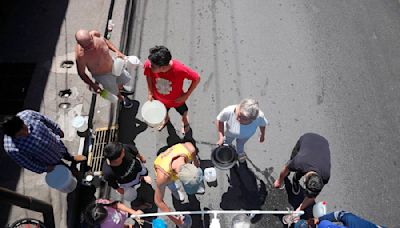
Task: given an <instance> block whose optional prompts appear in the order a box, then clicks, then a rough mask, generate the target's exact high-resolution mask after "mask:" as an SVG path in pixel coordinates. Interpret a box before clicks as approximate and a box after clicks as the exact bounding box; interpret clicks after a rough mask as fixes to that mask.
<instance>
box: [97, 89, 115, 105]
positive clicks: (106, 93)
mask: <svg viewBox="0 0 400 228" xmlns="http://www.w3.org/2000/svg"><path fill="white" fill-rule="evenodd" d="M100 96H101V97H102V98H104V99H107V100H109V101H110V102H111V103H118V97H117V96H115V95H114V94H112V93H110V92H109V91H107V90H105V89H103V90H102V91H101V92H100Z"/></svg>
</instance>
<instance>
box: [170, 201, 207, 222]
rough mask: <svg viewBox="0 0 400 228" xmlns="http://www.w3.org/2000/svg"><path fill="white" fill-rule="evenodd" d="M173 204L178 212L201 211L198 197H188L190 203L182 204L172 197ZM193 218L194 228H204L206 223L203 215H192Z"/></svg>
mask: <svg viewBox="0 0 400 228" xmlns="http://www.w3.org/2000/svg"><path fill="white" fill-rule="evenodd" d="M171 198H172V204H173V206H174V208H175V210H176V211H201V209H200V201H199V200H198V199H197V197H196V195H188V199H189V202H187V203H182V202H180V201H179V200H177V199H175V197H173V196H172V195H171ZM190 217H192V227H204V221H203V219H202V216H201V215H190ZM207 227H208V226H207Z"/></svg>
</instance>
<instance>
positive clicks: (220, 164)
mask: <svg viewBox="0 0 400 228" xmlns="http://www.w3.org/2000/svg"><path fill="white" fill-rule="evenodd" d="M236 160H237V153H236V150H235V148H233V146H231V145H227V144H224V145H221V146H218V147H217V148H215V149H214V150H213V152H212V153H211V161H212V163H213V164H214V166H215V167H216V168H218V169H230V168H232V167H233V166H234V165H235V162H236Z"/></svg>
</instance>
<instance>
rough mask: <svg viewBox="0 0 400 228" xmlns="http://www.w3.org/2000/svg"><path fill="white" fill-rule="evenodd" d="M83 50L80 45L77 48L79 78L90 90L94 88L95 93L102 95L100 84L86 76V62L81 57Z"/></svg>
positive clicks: (76, 57)
mask: <svg viewBox="0 0 400 228" xmlns="http://www.w3.org/2000/svg"><path fill="white" fill-rule="evenodd" d="M80 52H81V50H80V47H79V45H76V47H75V59H76V68H77V70H78V75H79V77H80V78H81V79H82V80H83V81H84V82H85V83H86V84H87V85H89V87H90V88H92V89H93V90H94V91H95V92H97V93H100V92H101V88H100V86H99V85H98V84H96V83H95V82H93V81H92V79H90V77H89V76H88V75H87V74H86V72H85V70H86V62H85V60H84V59H83V58H82V56H81V53H80Z"/></svg>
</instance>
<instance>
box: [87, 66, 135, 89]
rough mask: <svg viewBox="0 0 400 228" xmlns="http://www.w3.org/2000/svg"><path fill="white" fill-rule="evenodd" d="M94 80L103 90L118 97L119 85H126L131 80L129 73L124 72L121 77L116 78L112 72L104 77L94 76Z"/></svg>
mask: <svg viewBox="0 0 400 228" xmlns="http://www.w3.org/2000/svg"><path fill="white" fill-rule="evenodd" d="M92 76H93V78H94V80H96V82H98V83H99V84H101V85H102V86H103V88H104V89H105V90H107V91H109V92H110V93H112V94H114V95H118V93H119V89H118V85H119V84H122V85H126V84H127V83H129V81H130V80H131V75H130V74H129V72H128V71H126V70H123V71H122V73H121V75H120V76H115V75H113V74H112V73H111V72H110V73H107V74H103V75H92Z"/></svg>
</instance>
